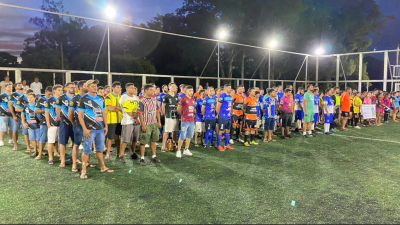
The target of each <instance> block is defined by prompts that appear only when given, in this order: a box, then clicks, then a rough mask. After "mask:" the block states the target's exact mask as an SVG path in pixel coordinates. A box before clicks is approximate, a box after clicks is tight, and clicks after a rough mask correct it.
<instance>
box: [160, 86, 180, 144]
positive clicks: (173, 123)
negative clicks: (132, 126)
mask: <svg viewBox="0 0 400 225" xmlns="http://www.w3.org/2000/svg"><path fill="white" fill-rule="evenodd" d="M168 87H169V92H168V94H167V95H165V96H164V98H163V104H162V111H163V113H162V114H163V115H164V116H165V131H164V135H163V142H162V147H161V152H166V144H167V139H168V136H169V134H170V133H172V140H173V141H174V142H175V143H176V142H177V141H178V140H177V132H178V131H179V115H178V113H177V111H176V109H177V107H178V102H179V96H178V95H177V94H176V91H177V88H178V87H177V86H176V84H175V83H170V84H169V85H168Z"/></svg>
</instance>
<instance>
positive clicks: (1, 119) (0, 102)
mask: <svg viewBox="0 0 400 225" xmlns="http://www.w3.org/2000/svg"><path fill="white" fill-rule="evenodd" d="M11 94H12V84H10V83H7V84H5V92H4V93H1V95H0V146H4V142H3V138H4V135H5V134H6V132H7V131H8V143H9V144H11V143H12V126H13V123H14V122H13V118H12V115H11V112H10V108H9V107H8V98H9V97H10V95H11Z"/></svg>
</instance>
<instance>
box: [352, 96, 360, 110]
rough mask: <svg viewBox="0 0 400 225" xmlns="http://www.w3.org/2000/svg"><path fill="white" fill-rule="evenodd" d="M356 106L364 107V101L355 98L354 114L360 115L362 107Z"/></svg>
mask: <svg viewBox="0 0 400 225" xmlns="http://www.w3.org/2000/svg"><path fill="white" fill-rule="evenodd" d="M356 105H362V100H361V98H359V97H357V96H356V97H354V99H353V112H354V113H360V107H359V106H356Z"/></svg>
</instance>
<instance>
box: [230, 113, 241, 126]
mask: <svg viewBox="0 0 400 225" xmlns="http://www.w3.org/2000/svg"><path fill="white" fill-rule="evenodd" d="M242 121H243V115H240V116H239V115H235V114H233V115H232V125H234V126H240V124H241V123H242Z"/></svg>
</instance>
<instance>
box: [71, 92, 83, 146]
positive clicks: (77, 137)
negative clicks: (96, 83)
mask: <svg viewBox="0 0 400 225" xmlns="http://www.w3.org/2000/svg"><path fill="white" fill-rule="evenodd" d="M81 98H82V95H81V94H79V93H78V94H77V95H75V96H74V97H72V99H71V100H70V101H69V106H68V109H69V110H73V111H74V123H73V127H72V130H73V133H74V138H73V139H72V140H73V142H74V144H75V145H80V144H81V142H82V139H83V128H82V126H81V124H80V122H79V118H78V106H79V101H80V99H81Z"/></svg>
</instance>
